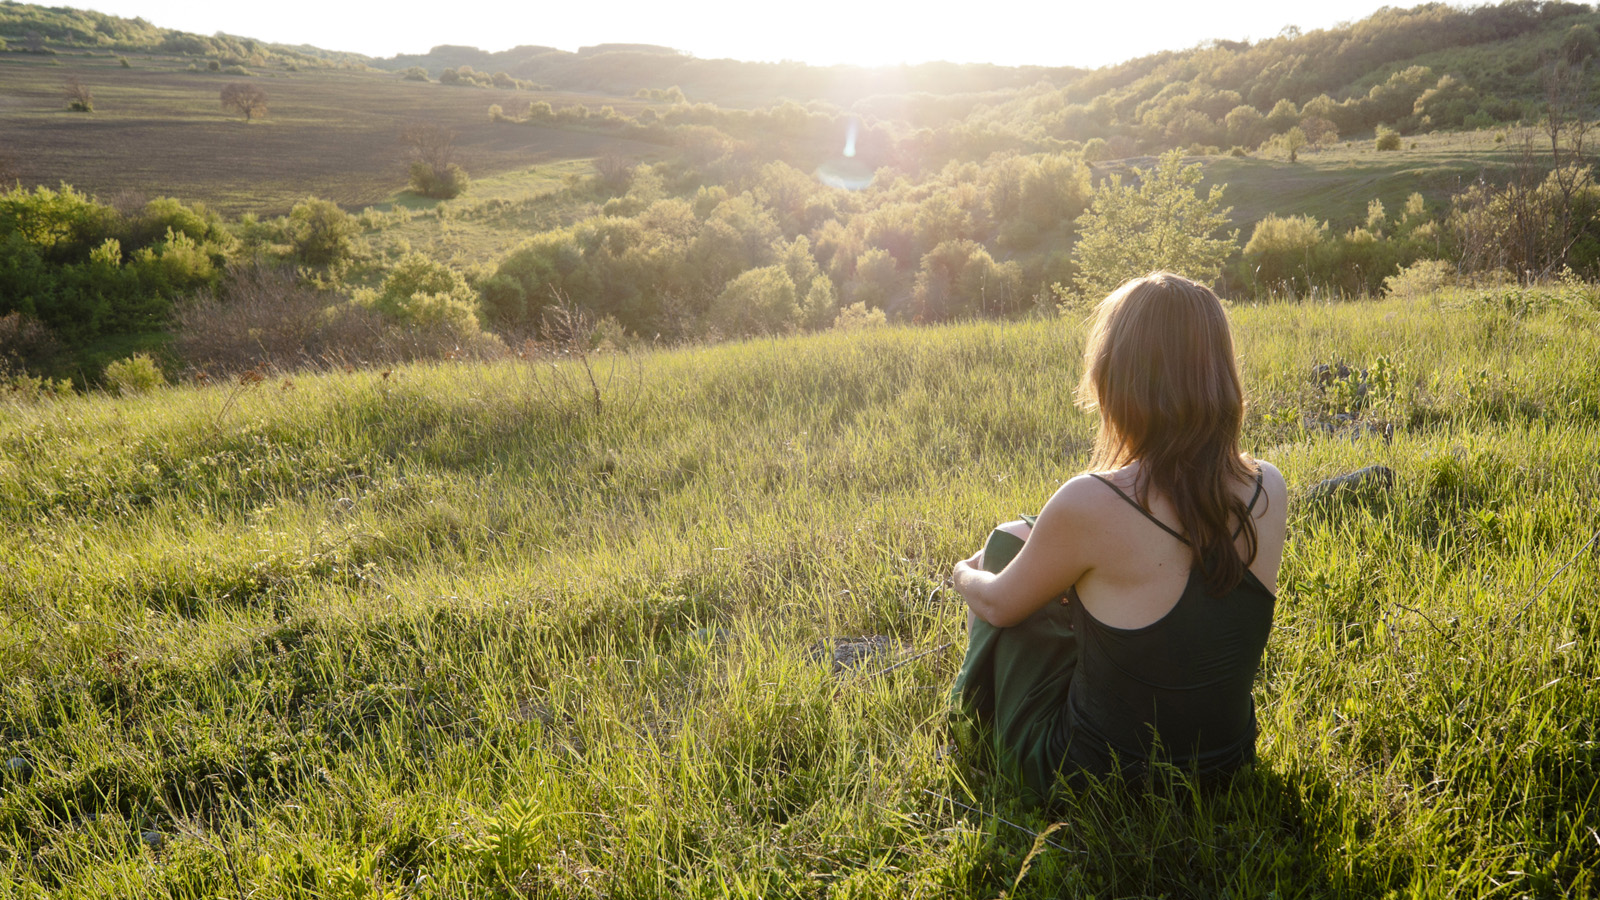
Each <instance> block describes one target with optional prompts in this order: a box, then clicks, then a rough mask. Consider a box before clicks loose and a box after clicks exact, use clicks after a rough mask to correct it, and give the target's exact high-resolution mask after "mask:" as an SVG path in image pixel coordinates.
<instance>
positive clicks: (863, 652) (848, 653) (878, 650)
mask: <svg viewBox="0 0 1600 900" xmlns="http://www.w3.org/2000/svg"><path fill="white" fill-rule="evenodd" d="M903 646H904V645H902V644H901V643H900V642H899V641H897V640H895V639H894V638H892V637H889V636H888V635H883V634H871V635H867V636H866V637H856V638H829V639H826V640H822V641H818V642H817V645H816V646H815V647H814V648H812V651H811V653H810V654H808V656H809V658H810V659H812V660H823V659H826V660H828V661H829V662H830V663H831V665H832V668H833V674H835V675H838V674H840V673H842V672H844V671H846V670H847V669H855V668H859V667H861V666H863V665H866V664H868V663H870V662H872V661H874V660H879V659H881V658H883V657H886V656H890V655H892V654H894V653H897V652H899V651H900V650H901V649H902V647H903Z"/></svg>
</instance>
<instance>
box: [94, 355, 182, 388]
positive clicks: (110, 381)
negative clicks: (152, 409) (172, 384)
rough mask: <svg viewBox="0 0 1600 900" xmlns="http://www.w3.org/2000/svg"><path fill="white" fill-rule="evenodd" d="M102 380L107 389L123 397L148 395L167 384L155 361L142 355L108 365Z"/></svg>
mask: <svg viewBox="0 0 1600 900" xmlns="http://www.w3.org/2000/svg"><path fill="white" fill-rule="evenodd" d="M103 378H104V380H105V385H106V387H107V388H108V389H110V390H112V391H114V392H116V393H118V394H122V395H123V396H128V395H130V394H144V393H148V392H150V391H153V390H155V389H156V388H157V387H160V386H161V385H163V384H166V383H167V379H166V377H165V376H164V375H162V374H161V368H160V367H159V366H157V365H156V363H155V360H153V359H151V358H150V357H149V356H148V355H146V354H144V353H135V354H134V355H132V356H130V357H128V358H127V359H119V360H117V361H115V362H112V363H108V364H107V365H106V370H105V374H104V376H103Z"/></svg>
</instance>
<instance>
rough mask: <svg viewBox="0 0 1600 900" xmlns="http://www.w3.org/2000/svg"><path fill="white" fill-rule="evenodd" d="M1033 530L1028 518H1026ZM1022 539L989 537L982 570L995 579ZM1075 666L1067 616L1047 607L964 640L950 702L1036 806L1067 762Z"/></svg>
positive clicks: (1056, 605)
mask: <svg viewBox="0 0 1600 900" xmlns="http://www.w3.org/2000/svg"><path fill="white" fill-rule="evenodd" d="M1023 518H1024V519H1026V520H1027V521H1028V522H1029V523H1030V524H1032V520H1033V517H1032V516H1024V517H1023ZM1022 543H1023V542H1022V539H1021V538H1018V537H1016V536H1015V535H1012V534H1008V533H1006V532H1003V531H993V532H991V533H990V534H989V540H988V541H987V542H986V543H985V544H984V548H983V567H984V569H985V570H987V571H990V572H999V571H1001V570H1002V569H1004V568H1005V566H1006V564H1007V563H1009V562H1010V561H1011V560H1012V558H1013V557H1015V556H1016V555H1017V553H1018V551H1020V550H1021V549H1022ZM1077 663H1078V638H1077V635H1076V634H1075V633H1074V632H1073V630H1072V623H1071V610H1070V609H1069V608H1068V607H1067V606H1066V605H1065V604H1063V603H1060V602H1058V601H1051V602H1050V603H1047V604H1045V605H1044V607H1043V608H1041V609H1040V610H1039V611H1038V612H1036V613H1034V614H1033V615H1032V616H1029V617H1028V618H1027V619H1025V620H1023V621H1022V622H1021V623H1019V624H1017V625H1013V626H1011V627H1010V628H996V627H995V626H993V625H990V624H989V623H988V622H985V621H983V620H982V619H977V620H975V621H974V622H973V625H972V631H971V632H970V633H969V634H968V635H967V658H966V660H965V661H964V662H963V663H962V664H961V674H959V675H957V676H956V684H955V689H954V691H953V694H952V700H953V701H954V703H955V705H956V707H957V708H958V709H959V710H960V711H961V712H963V713H964V714H965V715H966V717H967V718H969V719H970V720H973V721H974V722H975V724H976V725H977V731H978V733H979V735H981V736H982V739H983V740H985V741H991V742H992V745H993V748H994V750H995V752H996V756H997V757H998V759H999V760H1000V762H1001V765H1002V766H1004V767H1005V768H1007V769H1010V770H1013V771H1014V773H1015V774H1016V775H1019V776H1020V777H1021V779H1022V782H1023V783H1024V784H1025V785H1026V786H1027V787H1028V788H1029V789H1031V790H1032V791H1033V792H1034V793H1035V794H1036V795H1037V796H1038V797H1039V798H1041V799H1043V798H1047V797H1048V796H1049V795H1050V792H1051V789H1052V788H1053V786H1054V784H1055V781H1056V776H1057V773H1058V772H1059V771H1060V769H1061V767H1062V764H1063V763H1064V762H1065V759H1066V750H1067V739H1068V738H1069V737H1070V735H1069V734H1068V729H1067V690H1068V688H1070V687H1071V686H1072V673H1073V670H1074V669H1076V668H1077Z"/></svg>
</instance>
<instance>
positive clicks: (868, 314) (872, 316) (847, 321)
mask: <svg viewBox="0 0 1600 900" xmlns="http://www.w3.org/2000/svg"><path fill="white" fill-rule="evenodd" d="M887 324H889V317H888V316H886V315H884V312H883V310H881V309H868V308H867V304H865V303H862V302H856V303H852V304H850V305H849V306H846V307H845V308H844V309H841V310H839V314H838V315H837V316H834V317H833V328H834V330H835V331H861V330H863V329H866V328H878V327H880V326H883V325H887Z"/></svg>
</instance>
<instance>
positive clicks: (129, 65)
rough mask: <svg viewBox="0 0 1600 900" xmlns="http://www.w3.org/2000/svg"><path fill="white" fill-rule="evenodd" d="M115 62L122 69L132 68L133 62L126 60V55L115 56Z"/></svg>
mask: <svg viewBox="0 0 1600 900" xmlns="http://www.w3.org/2000/svg"><path fill="white" fill-rule="evenodd" d="M117 64H118V65H120V66H122V67H123V68H124V69H131V68H133V63H130V62H128V58H127V57H126V56H119V57H117Z"/></svg>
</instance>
